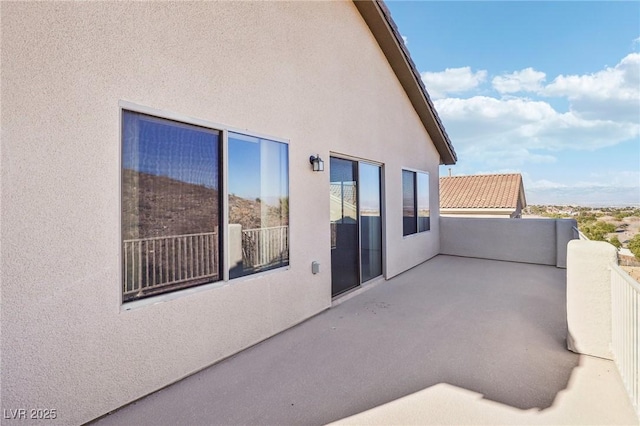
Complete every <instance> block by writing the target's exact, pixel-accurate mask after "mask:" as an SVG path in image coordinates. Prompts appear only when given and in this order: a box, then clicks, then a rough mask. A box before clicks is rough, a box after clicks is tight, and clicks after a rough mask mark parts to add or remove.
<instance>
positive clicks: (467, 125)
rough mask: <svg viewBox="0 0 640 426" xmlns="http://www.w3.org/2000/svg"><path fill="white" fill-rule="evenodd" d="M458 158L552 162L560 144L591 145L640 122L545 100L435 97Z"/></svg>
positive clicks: (634, 130)
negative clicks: (595, 116) (563, 109)
mask: <svg viewBox="0 0 640 426" xmlns="http://www.w3.org/2000/svg"><path fill="white" fill-rule="evenodd" d="M434 103H435V106H436V110H437V111H438V114H439V115H440V117H441V118H442V120H443V122H444V124H445V127H446V129H447V132H448V133H449V135H450V137H451V139H452V140H453V141H454V145H455V147H456V150H457V151H458V153H459V157H460V160H461V161H464V160H465V159H473V160H474V161H485V162H486V164H488V165H491V166H496V165H498V164H500V163H502V164H503V165H504V164H509V165H521V164H524V163H552V162H554V161H555V156H553V155H551V153H553V152H557V151H560V150H563V149H582V150H595V149H598V148H603V147H607V146H612V145H615V144H617V143H619V142H621V141H625V140H629V139H631V138H634V137H638V135H640V124H638V123H627V122H615V121H612V120H588V119H585V118H582V117H580V116H579V115H578V114H575V113H573V112H571V111H570V112H567V113H560V112H558V111H556V110H554V109H553V108H552V107H551V105H549V104H548V103H546V102H543V101H535V100H531V99H526V98H509V99H495V98H491V97H486V96H474V97H472V98H468V99H459V98H447V99H439V100H436V101H435V102H434Z"/></svg>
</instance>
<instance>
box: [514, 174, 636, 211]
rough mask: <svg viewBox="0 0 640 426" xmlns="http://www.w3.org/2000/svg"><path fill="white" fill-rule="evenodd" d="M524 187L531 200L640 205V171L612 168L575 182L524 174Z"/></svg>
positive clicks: (558, 202) (555, 202)
mask: <svg viewBox="0 0 640 426" xmlns="http://www.w3.org/2000/svg"><path fill="white" fill-rule="evenodd" d="M621 177H626V178H628V179H624V178H621ZM603 178H604V179H603ZM524 188H525V194H526V197H527V202H528V203H529V204H573V205H582V206H628V205H634V206H640V172H636V171H611V172H609V173H607V174H606V176H602V177H600V178H599V179H598V180H596V181H582V182H576V183H572V184H565V183H560V182H552V181H549V180H545V179H541V180H532V179H530V178H527V177H525V179H524Z"/></svg>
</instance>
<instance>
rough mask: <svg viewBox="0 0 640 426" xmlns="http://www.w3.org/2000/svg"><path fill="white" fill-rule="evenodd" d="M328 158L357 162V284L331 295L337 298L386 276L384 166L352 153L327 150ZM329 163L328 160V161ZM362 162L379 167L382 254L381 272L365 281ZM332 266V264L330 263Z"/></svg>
mask: <svg viewBox="0 0 640 426" xmlns="http://www.w3.org/2000/svg"><path fill="white" fill-rule="evenodd" d="M329 158H330V159H331V158H337V159H341V160H348V161H353V162H355V163H356V164H357V168H356V169H357V173H356V182H357V189H356V194H357V196H356V203H357V216H358V285H357V286H355V287H354V288H352V289H350V290H346V291H345V292H343V293H338V294H337V295H335V296H333V295H332V298H337V297H340V296H342V295H344V294H346V293H349V292H351V291H354V290H356V289H358V288H360V287H361V286H362V285H363V284H365V283H368V282H371V281H374V280H376V279H379V278H380V277H385V276H386V263H385V259H386V254H387V253H386V251H387V250H386V249H387V244H386V232H385V231H386V220H385V219H386V211H385V210H386V209H385V206H386V204H385V202H384V201H385V185H384V182H385V168H384V163H380V162H378V161H374V160H368V159H365V158H361V157H354V156H352V155H347V154H341V153H336V152H333V151H331V152H329ZM329 163H330V161H329ZM361 163H364V164H368V165H372V166H376V167H379V168H380V182H379V184H380V234H381V235H380V239H381V241H380V244H381V246H382V247H381V249H382V254H381V259H380V262H381V273H380V275H377V276H375V277H372V278H370V279H368V280H366V281H363V280H362V220H361V212H360V209H361V203H360V202H361V200H360V195H361V190H360V189H361V188H360V187H361V181H360V164H361ZM329 173H331V171H330V170H329ZM329 181H331V178H329ZM332 268H333V265H332Z"/></svg>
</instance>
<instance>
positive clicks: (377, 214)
mask: <svg viewBox="0 0 640 426" xmlns="http://www.w3.org/2000/svg"><path fill="white" fill-rule="evenodd" d="M359 178H360V179H359V181H360V262H361V270H362V275H361V276H362V282H366V281H369V280H370V279H372V278H375V277H378V276H380V275H382V208H381V206H382V204H381V199H380V166H376V165H374V164H368V163H360V173H359Z"/></svg>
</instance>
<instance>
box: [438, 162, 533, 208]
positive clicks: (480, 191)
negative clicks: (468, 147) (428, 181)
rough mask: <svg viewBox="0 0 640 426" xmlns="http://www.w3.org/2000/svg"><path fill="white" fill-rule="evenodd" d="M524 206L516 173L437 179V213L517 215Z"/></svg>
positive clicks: (524, 202) (519, 181) (521, 188)
mask: <svg viewBox="0 0 640 426" xmlns="http://www.w3.org/2000/svg"><path fill="white" fill-rule="evenodd" d="M526 206H527V201H526V199H525V195H524V185H523V184H522V175H520V174H519V173H511V174H496V175H474V176H449V177H441V178H440V215H441V216H452V217H461V216H464V217H496V218H511V219H513V218H520V217H521V215H522V209H523V208H525V207H526Z"/></svg>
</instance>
